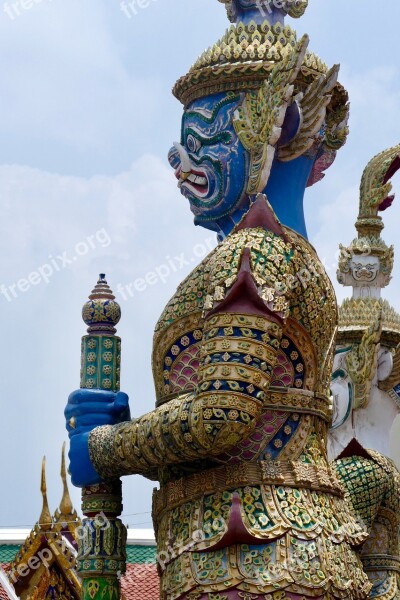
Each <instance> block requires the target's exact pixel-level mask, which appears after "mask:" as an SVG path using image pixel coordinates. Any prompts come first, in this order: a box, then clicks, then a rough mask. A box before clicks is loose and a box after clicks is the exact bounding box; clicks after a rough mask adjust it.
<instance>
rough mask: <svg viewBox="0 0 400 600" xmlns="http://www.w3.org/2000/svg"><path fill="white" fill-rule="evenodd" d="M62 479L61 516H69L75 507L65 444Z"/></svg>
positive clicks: (62, 459)
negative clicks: (69, 484)
mask: <svg viewBox="0 0 400 600" xmlns="http://www.w3.org/2000/svg"><path fill="white" fill-rule="evenodd" d="M61 479H62V482H63V495H62V498H61V502H60V514H61V515H64V516H69V515H71V514H72V513H73V512H74V507H73V506H72V501H71V497H70V495H69V490H68V484H67V470H66V468H65V442H64V444H63V447H62V451H61Z"/></svg>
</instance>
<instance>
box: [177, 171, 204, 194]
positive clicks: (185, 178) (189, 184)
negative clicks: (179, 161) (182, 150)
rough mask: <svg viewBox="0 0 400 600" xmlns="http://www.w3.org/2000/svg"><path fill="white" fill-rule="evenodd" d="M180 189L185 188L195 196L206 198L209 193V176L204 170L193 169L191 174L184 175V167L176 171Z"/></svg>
mask: <svg viewBox="0 0 400 600" xmlns="http://www.w3.org/2000/svg"><path fill="white" fill-rule="evenodd" d="M175 176H176V178H177V179H179V181H180V183H179V185H180V187H182V186H185V188H187V189H188V190H189V191H190V192H192V193H193V194H194V195H195V196H197V197H200V198H205V197H206V196H207V194H208V191H209V187H210V186H209V183H208V178H207V174H206V172H205V171H203V170H195V169H192V170H191V171H190V173H184V174H183V173H182V167H179V168H178V169H177V170H176V171H175Z"/></svg>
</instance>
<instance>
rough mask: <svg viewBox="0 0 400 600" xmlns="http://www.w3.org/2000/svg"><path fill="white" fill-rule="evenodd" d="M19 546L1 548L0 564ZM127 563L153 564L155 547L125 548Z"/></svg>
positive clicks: (5, 561)
mask: <svg viewBox="0 0 400 600" xmlns="http://www.w3.org/2000/svg"><path fill="white" fill-rule="evenodd" d="M20 548H21V546H1V545H0V563H1V564H8V563H10V562H12V561H13V560H14V558H15V557H16V555H17V553H18V552H19V550H20ZM126 556H127V563H128V564H133V565H143V564H155V563H156V557H157V548H156V546H127V547H126Z"/></svg>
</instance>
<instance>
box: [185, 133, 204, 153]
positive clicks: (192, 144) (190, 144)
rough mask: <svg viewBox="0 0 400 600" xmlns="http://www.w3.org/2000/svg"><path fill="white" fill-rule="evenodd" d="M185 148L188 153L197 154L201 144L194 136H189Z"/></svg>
mask: <svg viewBox="0 0 400 600" xmlns="http://www.w3.org/2000/svg"><path fill="white" fill-rule="evenodd" d="M186 146H187V149H188V150H189V152H198V150H200V148H201V142H200V140H198V139H197V138H195V137H194V135H192V134H189V135H188V136H187V138H186Z"/></svg>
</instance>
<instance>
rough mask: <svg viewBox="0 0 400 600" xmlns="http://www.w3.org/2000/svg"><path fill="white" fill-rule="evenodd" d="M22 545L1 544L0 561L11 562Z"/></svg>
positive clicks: (3, 562)
mask: <svg viewBox="0 0 400 600" xmlns="http://www.w3.org/2000/svg"><path fill="white" fill-rule="evenodd" d="M19 549H20V546H1V545H0V563H1V564H6V563H10V562H11V561H12V560H14V558H15V557H16V555H17V552H18V550H19Z"/></svg>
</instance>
